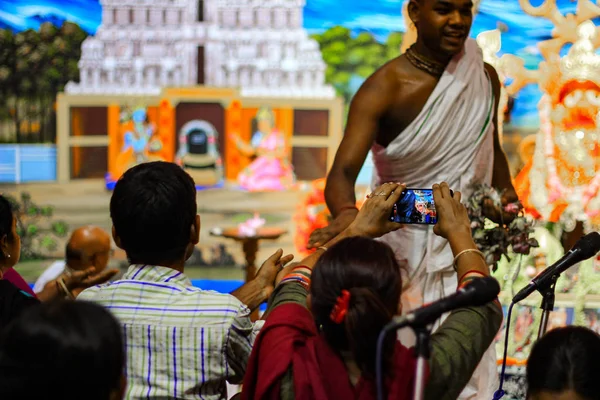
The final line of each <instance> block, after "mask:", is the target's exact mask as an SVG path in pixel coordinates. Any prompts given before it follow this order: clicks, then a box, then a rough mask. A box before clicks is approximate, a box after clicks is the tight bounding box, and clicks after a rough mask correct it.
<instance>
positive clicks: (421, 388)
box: [413, 326, 431, 400]
mask: <svg viewBox="0 0 600 400" xmlns="http://www.w3.org/2000/svg"><path fill="white" fill-rule="evenodd" d="M413 331H414V332H415V335H416V336H417V342H416V344H415V354H416V356H417V371H416V375H415V389H414V392H413V400H423V399H424V398H425V383H426V382H425V379H426V376H425V371H426V370H427V362H428V361H429V357H430V356H431V348H430V347H429V338H430V337H431V329H430V328H429V327H426V326H425V327H421V326H418V327H414V328H413Z"/></svg>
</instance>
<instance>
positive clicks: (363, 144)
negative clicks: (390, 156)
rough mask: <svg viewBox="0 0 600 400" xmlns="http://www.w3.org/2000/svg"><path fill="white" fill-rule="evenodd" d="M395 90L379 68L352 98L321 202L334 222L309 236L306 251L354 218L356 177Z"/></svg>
mask: <svg viewBox="0 0 600 400" xmlns="http://www.w3.org/2000/svg"><path fill="white" fill-rule="evenodd" d="M388 75H389V77H388ZM395 90H396V89H395V84H394V80H393V79H392V77H391V75H390V73H389V72H387V71H386V70H385V69H382V70H379V71H378V72H376V73H375V74H374V75H372V76H371V77H370V78H369V79H367V81H366V82H365V83H364V84H363V85H362V86H361V88H360V89H359V90H358V92H357V93H356V95H355V96H354V99H352V102H351V104H350V111H349V114H348V122H347V124H346V130H345V132H344V138H343V139H342V142H341V143H340V147H339V148H338V151H337V153H336V155H335V160H334V162H333V166H332V167H331V171H329V175H328V176H327V185H326V187H325V201H326V202H327V207H328V208H329V210H330V211H331V214H332V215H333V217H334V218H335V219H334V221H333V222H332V223H331V224H330V225H329V226H328V227H327V228H324V229H319V230H317V231H315V232H314V233H313V234H312V235H311V237H310V240H309V243H308V247H309V248H314V247H318V246H321V245H323V244H325V243H327V241H329V240H331V239H332V238H334V237H335V236H336V235H338V234H339V233H341V232H342V231H343V230H344V229H345V228H346V227H348V226H349V225H350V223H351V222H352V220H353V219H354V217H356V214H357V212H358V210H356V208H354V207H355V204H356V195H355V191H354V185H355V184H356V178H357V177H358V174H359V172H360V170H361V168H362V166H363V164H364V162H365V159H366V158H367V154H368V153H369V149H370V148H371V146H372V145H373V142H374V141H375V138H376V135H377V131H378V127H379V120H380V119H381V117H382V116H383V114H385V112H386V111H387V109H388V108H389V105H390V104H391V101H392V97H393V93H394V92H395Z"/></svg>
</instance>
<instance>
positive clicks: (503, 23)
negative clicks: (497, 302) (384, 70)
mask: <svg viewBox="0 0 600 400" xmlns="http://www.w3.org/2000/svg"><path fill="white" fill-rule="evenodd" d="M343 3H344V7H343V9H341V8H340V7H339V5H340V4H341V1H340V0H307V2H306V6H305V8H304V26H305V28H306V29H307V30H308V31H309V32H310V33H311V34H313V35H314V37H315V39H317V41H318V42H319V44H320V45H321V49H322V51H323V56H324V59H325V62H326V63H327V64H328V67H329V69H328V71H327V80H328V82H329V83H331V84H333V85H334V86H335V88H336V90H337V92H338V93H339V94H340V95H342V96H344V97H345V98H346V99H348V98H350V97H351V95H352V94H353V93H354V92H355V91H356V89H357V88H358V86H359V85H360V83H361V82H362V80H363V79H364V78H365V76H368V75H369V74H370V73H371V72H372V71H373V69H374V68H375V67H376V66H377V65H380V64H381V63H382V62H384V61H385V60H387V59H389V58H391V57H393V56H395V55H396V54H397V48H398V45H399V42H400V40H401V35H399V34H397V33H396V32H402V31H404V29H405V27H404V22H403V19H402V16H401V12H400V10H401V3H402V1H401V0H378V1H372V2H365V1H362V0H344V1H343ZM538 3H541V2H540V1H537V0H533V4H534V5H538ZM557 3H558V5H559V8H560V9H561V11H563V12H567V11H573V10H574V9H575V6H576V3H574V2H571V1H570V0H557ZM100 16H101V7H100V4H99V1H98V0H0V28H4V29H10V30H12V31H15V32H19V31H23V30H27V29H35V30H37V29H38V28H39V26H40V24H41V23H43V22H52V23H53V24H55V25H57V26H61V25H62V23H63V22H64V21H71V22H74V23H76V24H78V25H79V26H80V27H81V28H82V29H83V30H84V31H85V32H87V33H88V34H94V32H95V30H96V28H97V27H98V25H99V24H100ZM497 27H499V28H500V29H501V30H503V31H504V33H503V35H502V50H501V53H512V54H515V55H518V56H520V57H523V58H524V59H525V60H526V65H527V66H528V67H530V68H534V67H536V66H537V64H538V63H539V62H540V61H541V57H540V55H539V53H538V51H537V49H536V47H535V45H536V43H537V42H538V41H540V40H544V39H547V38H549V37H550V31H551V29H552V24H551V23H550V22H549V21H547V20H544V19H539V18H534V17H530V16H528V15H525V14H524V13H523V12H522V10H521V8H520V7H519V4H518V0H482V2H481V6H480V10H479V14H478V15H477V17H476V19H475V23H474V26H473V30H472V35H473V36H475V35H477V34H478V33H480V32H482V31H486V30H491V29H495V28H497ZM539 96H540V92H539V90H538V89H537V88H536V87H534V86H530V87H528V88H526V89H525V90H523V91H522V92H520V93H519V96H518V98H516V99H515V107H514V110H513V114H512V124H514V125H516V126H518V127H524V128H535V127H536V126H537V125H538V115H537V109H536V105H537V102H538V100H539Z"/></svg>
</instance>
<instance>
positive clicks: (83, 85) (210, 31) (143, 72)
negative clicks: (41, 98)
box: [66, 0, 335, 98]
mask: <svg viewBox="0 0 600 400" xmlns="http://www.w3.org/2000/svg"><path fill="white" fill-rule="evenodd" d="M101 4H102V23H101V25H100V27H99V28H98V31H97V32H96V35H95V36H93V37H89V38H87V39H86V40H85V41H84V43H83V45H82V55H81V60H80V61H79V68H80V83H78V84H76V83H73V82H70V83H69V84H68V85H67V87H66V91H67V93H76V94H103V93H106V94H131V95H136V94H138V95H157V94H158V93H160V90H161V88H163V87H165V86H193V85H207V86H217V87H239V88H240V89H241V94H242V95H243V96H264V97H307V98H333V97H334V96H335V92H334V90H333V88H332V87H330V86H329V85H326V84H325V68H326V65H325V63H324V62H323V58H322V55H321V52H320V50H319V46H318V44H317V43H316V41H314V40H312V39H310V38H309V37H308V34H307V32H306V30H305V29H304V28H303V27H302V9H303V7H304V5H305V0H101Z"/></svg>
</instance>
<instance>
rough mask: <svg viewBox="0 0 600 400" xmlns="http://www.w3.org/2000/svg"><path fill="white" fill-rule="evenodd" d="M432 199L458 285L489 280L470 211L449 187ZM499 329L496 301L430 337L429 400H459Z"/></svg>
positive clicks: (469, 310)
mask: <svg viewBox="0 0 600 400" xmlns="http://www.w3.org/2000/svg"><path fill="white" fill-rule="evenodd" d="M434 198H435V204H436V209H438V215H439V222H438V225H436V226H435V228H434V231H435V233H436V234H438V235H441V236H443V237H445V238H446V239H448V242H449V243H450V247H451V248H452V253H453V255H454V256H455V257H457V258H456V259H455V261H456V263H455V268H456V272H457V275H458V279H459V281H462V282H463V283H466V282H468V281H469V280H470V279H477V278H480V277H481V276H489V274H490V272H489V268H488V266H487V263H486V262H485V261H484V258H483V256H482V255H481V253H479V252H478V250H477V246H476V245H475V243H474V242H473V238H472V236H471V229H470V221H469V218H468V216H467V211H466V209H465V207H464V206H463V205H462V204H460V199H461V197H460V193H458V192H456V193H454V198H453V199H452V195H451V194H450V190H449V188H448V186H447V185H445V184H442V185H440V186H437V185H436V186H435V187H434ZM459 284H460V282H459ZM501 324H502V309H501V307H500V305H499V304H498V303H497V302H493V303H490V304H487V305H484V306H481V307H466V308H460V309H458V310H455V311H454V312H452V313H451V314H450V315H449V316H448V318H447V319H446V321H444V323H443V324H442V326H441V327H440V328H439V329H438V330H437V331H436V332H435V333H434V334H433V335H432V336H431V359H430V362H429V367H430V378H429V381H428V383H427V387H426V391H425V399H427V400H429V399H431V400H434V399H435V400H446V399H448V400H450V399H456V398H457V397H458V396H459V394H460V393H461V392H462V390H463V389H464V387H465V386H466V384H467V383H468V381H469V379H470V378H471V376H472V375H473V372H474V371H475V368H476V367H477V365H478V364H479V362H480V361H481V358H482V357H483V354H484V353H485V351H486V350H487V349H488V348H489V346H490V344H491V343H492V341H493V340H494V337H495V336H496V334H497V333H498V330H499V329H500V325H501Z"/></svg>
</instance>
